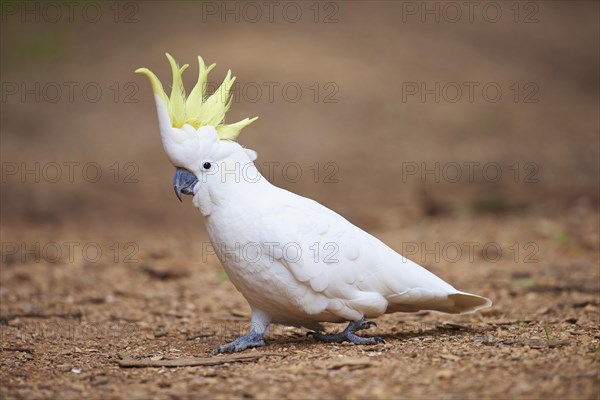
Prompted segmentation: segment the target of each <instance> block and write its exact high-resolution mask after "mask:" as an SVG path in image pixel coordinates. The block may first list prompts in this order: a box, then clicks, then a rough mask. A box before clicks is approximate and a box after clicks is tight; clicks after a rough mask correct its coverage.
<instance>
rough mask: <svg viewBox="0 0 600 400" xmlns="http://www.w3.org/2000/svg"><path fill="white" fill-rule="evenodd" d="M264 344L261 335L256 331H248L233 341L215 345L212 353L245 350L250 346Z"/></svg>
mask: <svg viewBox="0 0 600 400" xmlns="http://www.w3.org/2000/svg"><path fill="white" fill-rule="evenodd" d="M266 345H267V344H266V343H265V341H264V340H263V338H262V335H259V334H257V333H250V334H248V335H246V336H240V337H239V338H237V339H235V340H234V341H233V342H230V343H227V344H224V345H222V346H217V347H216V348H215V351H214V354H219V353H237V352H238V351H242V350H246V349H249V348H251V347H261V346H266Z"/></svg>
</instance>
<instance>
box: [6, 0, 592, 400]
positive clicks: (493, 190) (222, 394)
mask: <svg viewBox="0 0 600 400" xmlns="http://www.w3.org/2000/svg"><path fill="white" fill-rule="evenodd" d="M33 3H35V4H38V3H36V2H33ZM259 3H260V2H259ZM259 3H257V4H259ZM290 3H292V4H293V7H300V9H301V10H302V11H303V14H302V15H303V16H304V17H303V18H301V20H300V21H298V22H290V21H289V18H288V19H286V18H284V17H283V16H282V15H281V14H280V11H281V9H277V10H276V12H275V14H274V21H272V22H271V21H268V20H265V18H266V17H265V15H267V14H266V10H263V18H262V19H261V20H260V21H258V22H253V21H249V19H252V15H253V14H249V13H250V12H251V11H252V10H249V9H248V10H246V12H247V13H248V14H244V13H243V11H239V12H240V13H242V14H241V15H239V16H240V17H241V18H240V20H239V21H236V20H235V16H232V15H229V16H227V15H226V16H225V19H223V17H222V16H221V15H220V14H219V12H220V10H221V9H217V14H214V13H213V11H215V9H213V8H210V9H207V8H203V7H213V6H215V7H221V6H222V4H224V3H220V2H205V4H209V6H201V5H199V3H195V2H169V3H166V2H160V1H156V2H122V3H113V2H110V3H109V2H106V3H103V2H100V3H98V4H100V7H101V10H102V11H103V13H104V14H103V15H104V18H102V19H101V20H99V21H97V22H91V21H90V20H89V16H88V17H87V19H86V18H82V17H81V14H79V13H78V12H76V13H75V14H74V19H75V20H74V21H73V22H70V21H67V20H64V19H63V20H62V21H59V22H52V21H48V18H49V16H50V17H51V16H52V15H53V14H43V13H42V14H40V18H41V21H36V20H35V19H34V17H33V16H32V14H31V13H30V14H23V15H21V14H19V8H16V9H12V8H7V7H5V6H4V3H3V8H2V18H3V20H2V24H1V25H0V27H1V33H2V34H1V35H0V36H1V38H0V44H1V49H0V50H1V53H2V57H0V72H1V75H2V85H3V87H2V89H3V90H2V96H3V98H2V102H1V106H2V112H1V113H0V122H1V146H0V152H1V156H2V186H1V192H0V199H1V207H0V211H1V213H0V216H1V225H0V236H1V256H2V257H1V263H0V345H1V348H0V398H1V399H57V398H60V399H79V398H90V399H121V398H122V399H146V398H161V399H173V398H175V399H179V398H216V399H230V398H257V399H267V398H268V399H279V398H290V399H306V398H335V399H337V398H339V399H345V398H350V399H371V398H376V399H391V398H419V399H429V398H440V399H452V398H456V399H465V398H466V399H470V398H473V399H479V398H486V399H503V398H518V399H548V398H552V399H598V398H600V369H599V367H600V328H599V326H600V254H599V252H600V227H599V226H600V211H599V205H598V202H599V200H600V192H599V186H598V181H599V178H600V177H599V170H598V167H599V164H598V163H599V159H600V135H599V134H598V132H599V130H600V126H599V123H600V115H599V113H600V111H599V108H600V104H599V97H598V96H599V93H598V87H599V76H598V70H599V65H600V57H599V54H598V48H599V46H598V41H599V37H600V36H599V35H600V28H599V21H598V15H599V14H598V13H599V5H598V3H597V2H585V1H581V2H566V1H554V2H515V3H513V2H491V3H493V4H492V7H496V5H499V7H500V8H501V9H502V12H503V14H502V15H503V17H502V19H501V20H500V21H499V22H497V23H496V22H494V23H491V22H490V21H489V16H490V15H491V14H490V15H487V17H486V18H488V20H486V18H482V17H481V15H480V14H478V13H477V12H476V13H475V14H474V18H475V20H474V21H468V20H464V18H463V20H461V21H459V22H456V23H455V22H452V21H449V20H448V18H449V16H450V15H451V14H448V13H449V12H450V11H451V10H449V9H445V8H442V10H445V11H443V12H442V14H440V18H441V21H440V22H436V21H435V20H433V19H432V18H434V17H432V16H431V15H429V16H427V14H425V15H422V14H419V12H420V10H421V8H420V7H424V6H423V5H424V4H425V3H424V2H366V1H355V2H321V3H313V2H290ZM455 3H456V2H455ZM458 3H462V2H458ZM477 3H478V4H479V6H478V8H476V10H481V9H482V8H483V7H484V6H485V4H488V3H490V2H477ZM39 4H41V2H39ZM39 4H38V5H39ZM60 4H62V3H60ZM82 4H83V3H82ZM115 4H116V5H117V7H116V8H115ZM229 4H230V7H233V8H232V9H234V10H235V7H242V6H241V4H243V3H242V2H229ZM236 4H237V6H236ZM260 4H262V3H260ZM260 4H259V5H260ZM282 4H283V3H282ZM286 4H287V3H286ZM427 4H429V6H430V7H445V6H443V4H446V3H443V2H428V3H427ZM436 4H437V6H436ZM515 4H516V5H517V6H516V8H515ZM165 5H166V6H165ZM413 6H415V7H417V8H416V9H415V8H412V7H413ZM40 7H41V6H40ZM406 7H408V8H406ZM511 7H512V8H511ZM15 10H16V11H15ZM239 10H242V9H241V8H240V9H239ZM316 10H318V11H319V13H318V14H314V13H315V12H316ZM415 10H416V11H415ZM515 10H518V12H519V13H518V14H515V12H516V11H515ZM50 11H52V10H48V12H50ZM63 11H64V10H63ZM413 11H414V12H416V14H413ZM463 11H464V10H463ZM39 12H40V13H41V11H39ZM115 13H116V14H115ZM234 13H235V11H234ZM63 15H64V16H66V15H68V14H67V13H66V11H65V12H64V13H63ZM463 15H466V14H463ZM288 17H289V15H288ZM64 18H66V17H64ZM132 18H133V19H132ZM315 18H316V22H315ZM422 18H424V20H423V19H422ZM515 18H516V20H515ZM125 20H128V21H129V22H126V21H125ZM325 20H327V21H328V23H325ZM525 20H527V21H528V23H525ZM515 21H516V22H515ZM165 51H169V52H171V53H172V54H173V55H174V56H175V57H176V58H177V59H178V60H181V62H182V63H183V62H186V63H190V64H191V66H190V70H189V71H188V72H189V75H187V76H186V80H185V82H186V85H187V86H188V87H189V86H190V85H191V84H192V79H193V76H194V75H195V74H196V65H195V64H194V59H195V56H196V55H197V54H201V55H202V56H203V57H204V59H205V60H206V61H207V62H209V63H212V62H216V63H217V64H218V66H217V68H216V69H215V70H214V72H213V73H214V76H213V78H212V79H214V82H218V81H219V80H220V79H222V77H223V76H224V75H225V73H226V71H227V68H231V69H232V70H233V72H234V73H235V75H237V76H238V82H239V83H240V84H241V85H242V86H241V89H239V90H240V92H239V94H238V95H239V101H236V102H234V104H233V106H232V111H231V113H232V120H237V119H241V118H244V117H246V116H254V115H258V116H260V119H259V120H258V121H257V122H255V123H254V124H253V125H251V126H250V127H248V128H246V129H245V131H244V132H243V133H242V135H241V136H240V139H239V140H240V142H241V143H242V144H243V145H245V146H247V147H249V148H252V149H254V150H256V151H257V152H258V154H259V159H258V163H259V165H260V166H262V167H263V168H264V167H265V166H266V165H269V164H268V163H276V168H275V170H274V171H273V174H272V175H271V176H269V179H270V180H272V181H273V182H274V183H276V184H278V185H280V186H282V187H285V188H287V189H289V190H292V191H294V192H296V193H299V194H302V195H304V196H307V197H311V198H314V199H316V200H318V201H320V202H321V203H323V204H325V205H327V206H328V207H330V208H332V209H334V210H336V211H338V212H339V213H341V214H342V215H344V216H345V217H346V218H348V219H349V220H350V221H351V222H353V223H355V224H357V225H358V226H360V227H361V228H363V229H365V230H367V231H369V232H370V233H372V234H374V235H375V236H377V237H379V238H380V239H382V240H383V241H384V242H386V243H387V244H389V245H390V246H391V247H392V248H394V249H396V250H398V251H399V252H401V253H403V254H404V255H405V256H407V257H408V258H410V259H412V260H414V261H415V262H418V263H420V264H422V265H424V266H425V267H427V268H428V269H429V270H431V271H432V272H434V273H435V274H437V275H438V276H440V277H442V278H443V279H445V280H447V281H448V282H450V283H451V284H452V285H454V286H455V287H457V288H459V289H461V290H464V291H468V292H472V293H476V294H480V295H483V296H486V297H489V298H490V299H492V300H493V302H494V305H493V307H492V308H490V309H488V310H485V311H482V312H478V313H475V314H470V315H447V314H440V313H433V312H420V313H416V314H403V313H397V314H391V315H385V316H382V317H380V318H377V319H376V322H377V324H378V325H377V327H374V328H371V329H370V330H368V331H365V332H364V333H361V334H363V335H365V336H370V335H378V336H381V337H383V338H384V339H385V343H383V344H378V345H375V346H355V345H350V344H323V343H318V342H316V341H315V340H314V339H312V338H310V337H307V336H306V333H307V331H306V330H301V329H297V328H290V327H284V326H278V325H274V326H272V327H271V329H270V331H269V333H268V335H267V341H268V346H267V347H264V348H260V349H254V350H249V351H247V352H244V353H242V354H249V355H250V356H253V355H255V356H256V357H252V358H250V359H246V360H239V359H235V358H231V356H229V355H219V356H213V355H212V351H213V349H214V348H215V346H216V345H218V344H222V343H224V342H227V341H230V340H232V339H233V338H234V337H236V336H238V335H241V334H243V333H245V331H246V330H247V328H248V321H249V312H250V310H249V307H248V305H247V303H246V302H245V300H244V298H243V297H242V296H241V295H240V294H239V293H238V292H237V291H236V289H235V288H234V286H233V285H232V284H231V282H230V281H229V280H228V278H227V275H226V274H225V273H224V271H223V269H222V267H221V266H220V264H219V261H218V260H217V259H216V257H215V256H214V254H213V253H212V252H211V251H210V248H209V247H207V246H208V238H207V234H206V232H205V230H204V228H203V221H202V216H201V215H200V214H199V213H198V211H197V210H196V209H195V208H194V207H193V206H192V204H191V202H190V199H189V198H186V199H184V203H183V204H180V203H179V202H178V201H177V200H176V199H175V196H174V195H173V192H172V187H171V182H172V174H173V167H172V166H171V165H170V164H169V162H168V161H167V159H166V157H165V156H164V154H163V150H162V146H161V142H160V138H159V134H158V129H157V126H156V116H155V109H154V104H153V100H152V97H151V93H150V89H149V87H148V85H147V82H146V81H145V80H144V79H142V77H140V76H137V75H134V74H133V70H134V69H135V68H137V67H141V66H145V67H149V68H151V69H152V70H154V71H156V72H157V74H158V75H159V77H161V78H162V79H163V83H164V85H165V87H168V86H169V82H170V80H169V78H168V76H169V72H168V70H167V63H166V60H165V59H164V57H163V53H164V52H165ZM68 82H75V83H76V84H78V85H79V86H77V88H82V87H84V86H85V85H86V84H90V83H94V84H95V85H96V86H97V87H100V88H101V90H103V93H104V95H103V96H102V98H101V99H99V100H98V101H92V100H91V99H90V98H89V96H88V95H86V94H84V93H83V92H82V91H80V90H79V89H77V90H75V92H74V98H73V99H71V98H69V96H67V94H66V92H63V95H62V96H59V98H58V99H57V101H54V100H56V98H55V97H53V96H52V92H51V91H50V90H51V89H52V88H53V87H55V86H53V85H55V84H58V85H59V86H60V87H63V88H64V87H66V86H65V85H66V84H67V83H68ZM268 82H271V83H273V82H274V83H276V84H277V85H278V86H277V87H278V88H280V87H284V86H285V85H290V84H293V85H295V86H296V87H300V88H301V89H302V90H303V93H304V96H303V97H302V98H301V99H300V100H299V101H291V100H290V98H289V97H286V95H284V94H283V93H282V92H281V91H279V90H276V91H275V92H274V98H273V99H272V101H271V100H269V98H268V96H267V94H266V92H265V93H263V96H262V97H261V98H260V99H259V100H255V99H253V98H252V96H251V93H252V92H251V91H247V92H244V88H246V89H249V88H252V87H256V86H257V85H258V87H261V88H263V89H264V88H266V87H267V85H266V83H268ZM436 82H438V83H441V86H442V87H444V85H448V84H450V87H455V85H454V84H456V83H458V84H459V86H462V87H463V88H464V87H465V86H464V82H475V83H477V84H478V87H483V86H484V85H485V84H486V83H487V84H489V83H490V82H492V83H494V84H495V85H496V86H498V87H501V88H502V90H503V93H504V96H503V97H502V100H501V101H498V102H491V101H489V99H484V98H482V96H481V92H479V91H477V92H476V95H475V99H474V100H473V101H472V102H471V101H469V100H468V99H466V98H465V97H463V98H462V99H461V100H460V101H456V102H453V101H448V99H447V96H446V95H447V94H448V93H446V92H440V94H441V99H440V100H439V101H436V100H435V96H434V97H432V96H431V95H429V96H426V97H425V99H424V101H421V97H420V95H415V96H409V97H406V96H407V93H406V91H405V89H406V88H407V87H410V88H412V89H414V88H415V86H414V85H415V84H416V85H417V86H416V87H417V88H418V87H420V86H419V85H421V84H423V83H424V84H425V85H426V87H427V88H429V89H431V88H435V87H436V86H435V84H436ZM461 82H462V83H463V84H461ZM36 83H38V84H39V85H40V87H41V89H39V90H38V89H36ZM515 84H516V86H514V85H515ZM128 85H129V86H128ZM131 85H132V86H131ZM315 85H316V86H315ZM407 85H408V86H407ZM453 85H454V86H453ZM43 88H47V89H48V90H47V91H46V90H45V89H43ZM316 88H319V91H318V92H317V91H315V90H316ZM515 88H518V96H517V97H515V96H516V95H517V92H516V91H515ZM15 90H16V92H15ZM27 90H29V91H27ZM32 91H33V92H32ZM36 91H37V93H38V95H39V98H38V97H36ZM32 93H33V94H32ZM86 96H87V97H86ZM523 96H530V97H528V99H529V100H537V101H535V102H524V101H523V99H524V97H523ZM531 96H533V97H531ZM71 100H72V101H71ZM128 100H135V101H128ZM326 100H327V101H326ZM329 100H336V101H333V102H331V101H329ZM238 117H239V118H238ZM36 163H37V164H36ZM89 163H91V167H93V168H92V169H91V170H87V169H85V167H86V166H87V165H88V164H89ZM277 163H278V164H277ZM289 163H295V164H294V165H295V166H296V167H299V168H300V170H301V172H302V175H301V177H300V178H299V179H295V178H293V177H292V176H290V173H292V171H290V170H285V167H286V166H288V165H289ZM57 164H58V165H59V168H60V171H61V172H62V173H61V174H60V176H58V177H56V175H55V174H54V173H53V172H55V168H56V165H57ZM68 165H72V166H74V167H73V168H74V173H73V175H72V176H71V175H69V174H68ZM271 165H273V164H271ZM456 165H460V166H463V169H462V172H463V175H462V178H461V179H457V180H455V179H454V178H453V177H454V176H455V175H453V174H452V173H451V172H452V171H453V170H452V168H454V167H456ZM465 165H475V166H476V167H475V173H474V176H473V179H471V178H470V177H469V175H468V170H467V169H466V167H464V166H465ZM485 165H491V167H493V168H492V169H491V170H487V169H483V166H485ZM53 168H54V169H53ZM414 168H417V170H416V171H415V170H414ZM448 168H450V169H448ZM32 170H33V172H27V171H32ZM96 170H99V171H100V172H101V176H100V177H99V178H98V179H97V180H96V179H94V176H93V175H94V172H95V171H96ZM427 170H429V171H431V170H433V171H434V172H433V173H429V175H428V174H427V173H425V174H423V173H424V172H426V171H427ZM263 171H265V169H263ZM435 171H437V172H435ZM449 171H450V172H449ZM495 171H500V173H501V176H500V177H498V179H496V177H495V176H496V175H495V174H494V173H493V172H495ZM343 327H344V326H342V325H334V324H330V325H328V326H327V328H328V331H331V332H334V331H337V330H340V329H343ZM261 355H262V356H261ZM190 358H194V359H195V361H196V362H198V359H201V361H202V362H204V363H209V364H212V365H200V366H185V367H167V366H155V367H147V366H146V367H138V368H131V367H125V366H124V364H127V363H135V362H138V363H139V362H145V363H147V364H152V363H154V364H155V365H156V364H169V363H173V362H175V363H176V362H181V360H189V359H190ZM207 360H208V361H207Z"/></svg>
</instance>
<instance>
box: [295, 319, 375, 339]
mask: <svg viewBox="0 0 600 400" xmlns="http://www.w3.org/2000/svg"><path fill="white" fill-rule="evenodd" d="M372 326H377V324H376V323H375V322H373V321H367V322H365V321H364V319H362V318H361V319H359V320H357V321H352V322H350V324H349V325H348V327H347V328H346V329H344V331H343V332H341V333H335V334H331V335H328V334H324V333H320V332H312V331H311V332H307V333H306V336H312V337H314V338H315V339H317V340H320V341H322V342H328V343H341V342H350V343H354V344H376V343H385V341H384V340H383V338H381V337H379V336H375V337H368V338H365V337H361V336H358V335H356V334H355V333H354V332H356V331H359V330H362V329H368V328H370V327H372Z"/></svg>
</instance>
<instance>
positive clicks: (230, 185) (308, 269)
mask: <svg viewBox="0 0 600 400" xmlns="http://www.w3.org/2000/svg"><path fill="white" fill-rule="evenodd" d="M167 58H168V60H169V63H170V65H171V69H172V74H173V86H172V91H171V95H170V97H167V95H166V93H165V92H164V90H163V87H162V84H161V83H160V81H159V80H158V78H157V77H156V75H154V74H153V73H152V72H151V71H150V70H148V69H146V68H140V69H138V70H137V71H136V72H139V73H142V74H144V75H146V76H147V77H148V78H149V80H150V84H151V85H152V89H153V92H154V97H155V100H156V107H157V112H158V122H159V128H160V134H161V138H162V143H163V146H164V149H165V151H166V153H167V156H168V157H169V159H170V160H171V162H172V163H173V165H174V166H175V167H176V172H175V177H174V181H173V187H174V190H175V194H176V195H177V197H178V198H179V199H180V200H181V194H186V195H193V203H194V205H195V206H197V207H198V208H199V209H200V212H201V213H202V215H204V217H205V222H206V227H207V231H208V234H209V236H210V240H211V241H212V243H213V246H214V248H215V251H216V253H217V256H218V257H219V260H220V261H221V263H222V264H223V267H224V269H225V271H226V272H227V274H228V275H229V277H230V279H231V282H232V283H233V284H234V285H235V287H236V288H237V289H238V290H239V291H240V292H241V293H242V295H243V296H244V297H245V298H246V300H247V301H248V303H249V304H250V307H251V309H252V319H251V324H250V331H249V332H248V334H247V335H244V336H241V337H238V338H237V339H235V340H234V341H232V342H230V343H226V344H223V345H220V346H217V348H216V349H215V354H217V353H222V352H238V351H242V350H244V349H247V348H251V347H258V346H264V345H265V341H264V340H263V336H264V334H265V333H266V332H267V329H268V327H269V324H271V323H279V324H284V325H290V326H297V327H305V328H308V329H312V330H314V332H311V333H310V334H311V335H312V336H313V337H314V338H315V339H317V340H321V341H325V342H342V341H348V342H352V343H355V344H374V343H377V342H381V341H383V339H381V338H379V337H362V336H359V335H357V334H356V332H357V331H359V330H361V329H366V328H369V327H370V326H372V325H374V323H373V322H366V321H365V318H374V317H378V316H380V315H382V314H386V313H393V312H416V311H420V310H434V311H441V312H446V313H470V312H474V311H476V310H479V309H482V308H487V307H490V306H491V304H492V302H491V301H490V300H489V299H487V298H485V297H481V296H477V295H474V294H470V293H465V292H461V291H459V290H457V289H455V288H454V287H453V286H451V285H450V284H448V283H446V282H445V281H443V280H442V279H440V278H438V277H437V276H435V275H434V274H432V273H431V272H429V271H428V270H426V269H425V268H423V267H421V266H420V265H418V264H416V263H414V262H412V261H410V260H408V259H406V258H405V257H404V256H402V255H400V254H398V253H397V252H395V251H394V250H392V249H391V248H390V247H388V246H387V245H386V244H384V243H383V242H381V241H380V240H379V239H377V238H375V237H374V236H372V235H370V234H369V233H367V232H365V231H363V230H362V229H360V228H358V227H357V226H355V225H353V224H351V223H350V222H348V221H347V220H346V219H344V218H343V217H342V216H340V215H339V214H337V213H335V212H334V211H332V210H330V209H328V208H327V207H325V206H323V205H321V204H319V203H317V202H316V201H313V200H310V199H308V198H305V197H302V196H299V195H297V194H294V193H291V192H289V191H287V190H284V189H281V188H278V187H276V186H274V185H272V184H271V183H270V182H268V181H267V179H265V178H264V177H263V176H262V175H261V174H260V172H259V171H258V169H257V168H256V167H255V165H254V163H253V162H254V160H255V159H256V157H257V154H256V152H254V151H253V150H250V149H247V148H244V147H242V146H241V145H240V144H238V143H237V142H236V141H235V139H236V138H237V136H238V134H239V133H240V131H241V129H242V128H244V127H246V126H247V125H249V124H250V123H252V122H253V121H254V120H256V118H252V119H249V118H246V119H243V120H241V121H239V122H236V123H232V124H225V123H224V119H225V113H226V112H227V111H228V109H229V106H230V105H231V98H230V90H231V86H232V84H233V82H234V80H235V77H232V76H231V71H229V72H228V73H227V76H226V77H225V80H224V81H223V83H222V84H221V86H220V87H219V88H218V89H217V90H216V91H215V92H214V93H213V94H212V95H210V96H207V95H206V86H207V85H206V83H207V76H208V73H209V72H210V71H211V69H213V68H214V64H212V65H210V66H206V64H205V63H204V61H203V59H202V58H201V57H198V63H199V73H198V81H197V83H196V85H195V86H194V88H193V89H192V91H191V92H190V94H189V95H186V93H185V90H184V88H183V83H182V74H183V71H184V70H185V69H186V68H187V67H188V65H184V66H182V67H179V66H178V65H177V63H176V62H175V60H174V59H173V58H172V57H171V56H170V55H169V54H167ZM327 246H329V247H327ZM240 249H245V251H244V253H243V254H241V252H240ZM248 249H250V251H248ZM322 322H335V323H340V322H349V324H348V326H347V328H346V329H345V330H343V331H342V332H341V333H337V334H326V333H324V332H323V328H322V325H321V323H322Z"/></svg>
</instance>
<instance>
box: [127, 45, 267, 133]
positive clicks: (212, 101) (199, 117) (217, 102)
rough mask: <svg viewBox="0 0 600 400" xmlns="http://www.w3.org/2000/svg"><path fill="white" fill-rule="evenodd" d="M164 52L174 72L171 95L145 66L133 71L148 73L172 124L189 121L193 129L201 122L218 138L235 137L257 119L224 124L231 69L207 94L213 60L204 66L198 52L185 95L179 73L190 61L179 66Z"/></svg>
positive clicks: (229, 101) (230, 82)
mask: <svg viewBox="0 0 600 400" xmlns="http://www.w3.org/2000/svg"><path fill="white" fill-rule="evenodd" d="M166 55H167V59H168V60H169V64H170V65H171V71H172V73H173V87H172V88H171V97H167V94H166V93H165V91H164V89H163V86H162V84H161V83H160V80H159V79H158V78H157V77H156V75H155V74H154V73H153V72H152V71H150V70H149V69H148V68H138V69H137V70H136V71H135V72H136V73H139V74H144V75H146V76H147V77H148V79H149V80H150V85H152V91H153V92H154V94H155V95H156V96H158V97H159V98H160V99H161V100H162V101H163V102H164V104H165V106H166V108H167V111H168V113H169V119H170V120H171V125H172V126H173V127H175V128H181V127H182V126H183V125H185V124H188V125H191V126H193V127H194V128H195V129H199V128H200V127H202V126H214V127H215V129H216V130H217V133H218V135H219V138H220V139H222V140H234V139H235V138H236V137H237V136H238V135H239V134H240V131H241V130H242V129H243V128H244V127H246V126H247V125H250V124H251V123H252V122H254V121H255V120H256V119H258V117H254V118H245V119H243V120H241V121H238V122H236V123H233V124H224V120H225V114H226V113H227V111H228V110H229V107H230V106H231V93H230V91H231V86H232V85H233V82H235V76H231V70H229V71H228V72H227V76H226V77H225V80H224V81H223V83H222V84H221V86H219V88H218V89H217V90H216V91H215V92H214V93H213V94H212V95H211V96H209V97H206V84H207V81H208V73H209V72H210V71H211V70H212V69H213V68H214V67H215V65H216V64H211V65H209V66H208V67H207V66H206V64H205V63H204V60H203V59H202V57H200V56H198V66H199V71H198V82H196V86H194V88H193V89H192V91H191V92H190V94H189V96H187V97H186V94H185V89H184V87H183V81H182V75H183V71H185V70H186V69H187V67H189V65H188V64H185V65H184V66H183V67H181V68H180V67H179V66H178V65H177V63H176V62H175V60H174V59H173V57H171V55H170V54H169V53H167V54H166Z"/></svg>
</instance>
